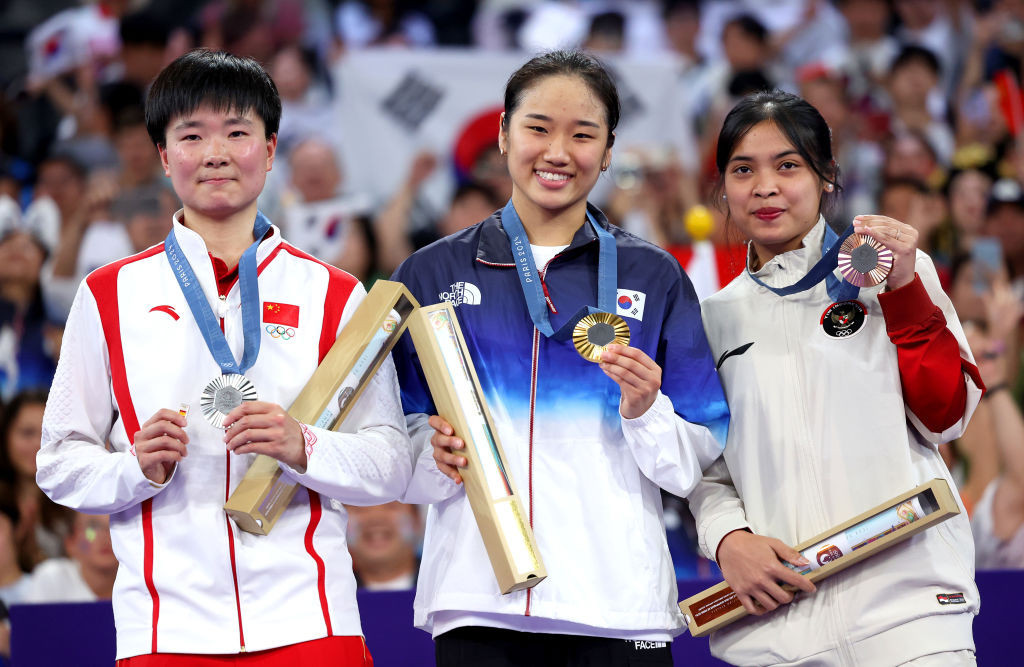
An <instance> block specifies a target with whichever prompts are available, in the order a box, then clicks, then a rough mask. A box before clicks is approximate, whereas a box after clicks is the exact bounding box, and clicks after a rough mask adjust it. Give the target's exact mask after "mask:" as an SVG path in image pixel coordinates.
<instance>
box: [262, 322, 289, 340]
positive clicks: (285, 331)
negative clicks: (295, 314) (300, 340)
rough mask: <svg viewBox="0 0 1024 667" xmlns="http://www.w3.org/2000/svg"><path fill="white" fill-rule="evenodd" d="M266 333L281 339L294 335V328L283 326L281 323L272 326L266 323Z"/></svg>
mask: <svg viewBox="0 0 1024 667" xmlns="http://www.w3.org/2000/svg"><path fill="white" fill-rule="evenodd" d="M266 328H267V333H268V334H270V335H271V337H273V338H280V339H281V340H288V339H290V338H294V337H295V329H292V328H291V327H283V326H281V325H277V326H274V325H273V324H268V325H267V327H266Z"/></svg>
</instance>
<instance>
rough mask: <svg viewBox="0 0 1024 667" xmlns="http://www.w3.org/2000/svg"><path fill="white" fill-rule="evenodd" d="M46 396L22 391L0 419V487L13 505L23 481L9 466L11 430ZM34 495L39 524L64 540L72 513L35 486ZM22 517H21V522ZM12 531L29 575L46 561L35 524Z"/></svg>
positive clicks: (39, 392) (38, 391) (41, 391)
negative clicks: (21, 415) (24, 411)
mask: <svg viewBox="0 0 1024 667" xmlns="http://www.w3.org/2000/svg"><path fill="white" fill-rule="evenodd" d="M46 397H47V392H46V391H45V390H42V389H29V390H24V391H21V392H19V393H18V394H16V395H15V396H14V398H12V399H11V401H10V402H9V403H8V404H7V405H6V406H4V409H3V415H2V417H0V487H6V488H7V489H8V490H9V492H10V493H11V494H13V497H14V501H15V503H17V498H18V496H19V493H18V492H19V490H20V486H21V484H22V481H21V480H19V479H18V473H17V471H16V470H15V469H14V465H13V464H12V463H11V455H10V451H9V447H10V436H11V428H12V426H13V425H14V421H15V420H16V419H17V418H18V413H20V412H21V410H22V408H24V407H26V406H29V405H44V406H45V405H46ZM31 484H32V485H33V486H35V480H32V481H31ZM36 492H37V493H38V497H39V517H38V522H39V524H40V525H42V526H43V527H44V528H45V529H46V530H47V531H49V532H51V533H54V534H56V535H57V536H58V537H60V538H63V537H64V535H66V534H67V533H68V530H69V528H70V526H71V521H72V520H73V518H74V513H73V512H71V510H69V509H68V508H66V507H63V506H61V505H58V504H57V503H55V502H53V501H52V500H50V499H49V498H48V497H47V496H46V495H45V494H44V493H43V492H42V491H39V490H38V487H36ZM8 516H10V515H8ZM24 518H25V517H21V519H22V520H24ZM19 523H20V522H19ZM19 528H20V530H19ZM15 530H16V534H15V541H16V543H17V549H18V564H19V565H20V566H21V569H23V570H24V571H26V572H30V571H31V570H32V569H33V568H34V567H35V566H36V565H37V564H38V563H39V562H40V561H42V560H44V559H45V558H46V556H47V554H45V553H43V552H42V550H41V549H40V546H39V543H38V542H37V541H36V534H35V525H31V526H15ZM62 541H63V540H62ZM61 548H63V547H61Z"/></svg>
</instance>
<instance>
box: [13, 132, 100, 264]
mask: <svg viewBox="0 0 1024 667" xmlns="http://www.w3.org/2000/svg"><path fill="white" fill-rule="evenodd" d="M88 176H89V172H88V170H87V169H86V167H85V165H83V164H82V163H81V162H79V161H78V160H77V159H76V158H74V157H73V156H72V155H71V154H70V153H67V152H56V153H52V154H51V155H50V156H48V157H47V158H45V159H44V160H43V161H42V162H41V163H40V165H39V169H38V170H37V172H36V189H35V198H34V200H33V201H32V203H31V204H30V205H29V207H28V209H27V210H26V211H25V220H26V224H28V226H30V227H31V228H32V229H35V230H36V231H37V232H38V233H39V236H40V238H42V239H45V242H46V244H47V248H48V249H49V251H50V252H53V251H55V250H56V247H57V244H58V242H59V238H60V235H61V234H62V233H63V229H64V226H65V225H66V224H68V223H69V222H70V221H71V220H72V219H73V218H74V216H75V214H76V212H78V210H79V208H80V207H81V205H82V202H83V201H84V200H85V194H86V180H87V179H88Z"/></svg>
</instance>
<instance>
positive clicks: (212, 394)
mask: <svg viewBox="0 0 1024 667" xmlns="http://www.w3.org/2000/svg"><path fill="white" fill-rule="evenodd" d="M256 399H257V395H256V387H255V386H254V385H253V383H252V382H250V381H249V378H247V377H245V376H244V375H240V374H238V373H227V374H225V375H220V376H217V377H215V378H213V380H211V381H210V384H208V385H206V388H205V389H203V394H202V396H200V397H199V408H200V409H201V410H202V412H203V416H204V417H206V421H208V422H210V423H211V424H213V426H214V427H215V428H223V427H224V418H225V417H227V416H228V413H229V412H231V411H232V410H234V409H235V408H237V407H238V406H239V405H241V404H242V403H244V402H246V401H255V400H256Z"/></svg>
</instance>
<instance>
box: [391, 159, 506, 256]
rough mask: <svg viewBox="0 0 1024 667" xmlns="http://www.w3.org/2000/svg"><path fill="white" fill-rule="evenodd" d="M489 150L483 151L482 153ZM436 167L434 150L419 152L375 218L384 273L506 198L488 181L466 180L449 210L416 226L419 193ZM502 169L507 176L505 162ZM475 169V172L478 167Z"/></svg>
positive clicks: (483, 215) (473, 221)
mask: <svg viewBox="0 0 1024 667" xmlns="http://www.w3.org/2000/svg"><path fill="white" fill-rule="evenodd" d="M487 152H488V151H481V153H482V154H483V153H487ZM495 152H497V151H495ZM486 159H489V158H486ZM436 168H437V158H436V157H435V156H434V155H433V154H432V153H420V154H419V155H417V156H416V157H415V158H413V162H412V165H411V166H410V168H409V173H408V175H407V176H406V178H405V181H403V182H402V185H401V186H400V187H399V190H398V192H397V193H395V196H394V197H392V198H391V201H389V202H388V203H387V204H386V205H385V206H384V208H382V209H381V210H380V212H378V213H377V216H376V218H374V221H373V229H374V236H375V237H376V247H377V269H378V271H380V272H381V273H383V274H385V275H389V273H388V272H389V271H394V269H396V268H398V265H399V264H401V263H402V262H403V261H405V259H406V258H407V257H408V256H409V255H410V254H412V252H413V250H418V249H419V248H422V247H425V246H427V245H429V244H431V243H433V242H434V241H436V240H437V239H440V238H443V237H445V236H448V235H449V234H454V233H455V232H457V231H459V230H461V229H465V228H466V227H469V226H470V225H475V224H476V223H478V222H480V221H481V220H483V219H485V218H486V217H487V216H489V215H491V214H492V213H494V211H495V210H496V209H497V208H499V207H500V206H501V205H502V204H503V203H504V202H505V201H507V199H503V198H502V196H501V195H500V194H499V193H497V192H495V191H494V190H493V189H491V188H490V187H489V185H488V184H487V183H484V182H475V181H472V180H471V181H467V182H464V183H463V184H462V185H459V186H458V187H457V188H456V190H455V193H454V194H453V195H452V199H451V202H450V204H449V206H448V210H447V211H446V212H445V213H444V214H443V215H442V216H441V218H440V219H438V220H436V221H433V223H432V224H429V225H427V226H425V227H421V228H418V229H414V228H413V226H412V214H413V208H414V206H415V203H416V196H417V193H418V192H419V189H420V186H421V185H422V184H423V182H424V181H426V180H427V178H428V177H429V176H430V174H431V173H433V171H434V169H436ZM501 169H502V170H503V171H504V173H505V177H506V178H507V177H508V170H507V169H505V167H504V165H503V164H502V166H501ZM473 173H476V170H475V169H474V171H473Z"/></svg>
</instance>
